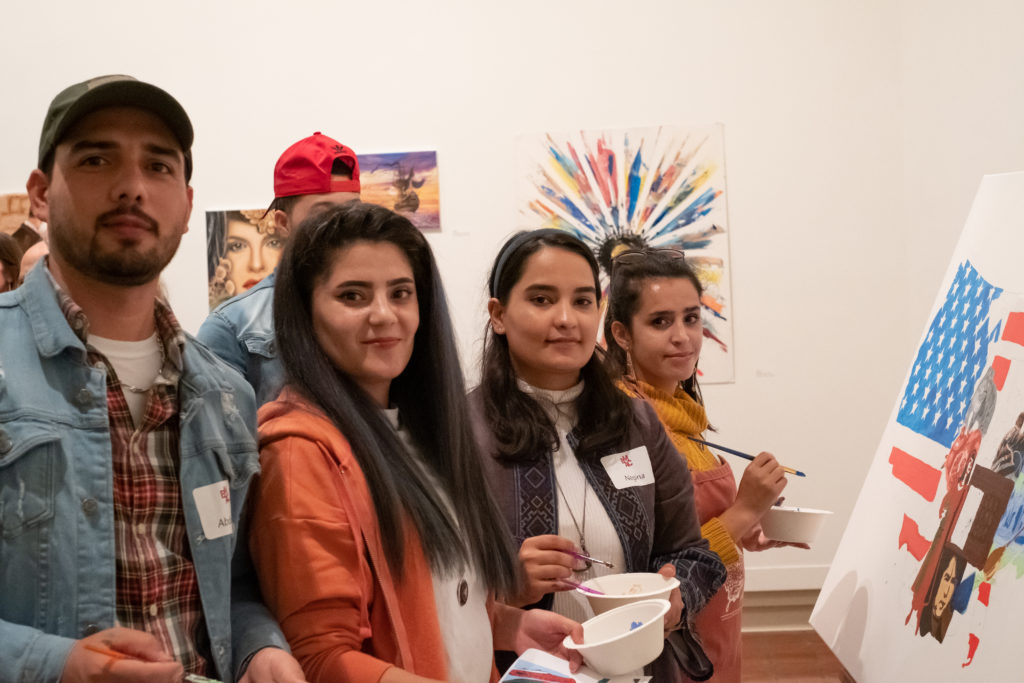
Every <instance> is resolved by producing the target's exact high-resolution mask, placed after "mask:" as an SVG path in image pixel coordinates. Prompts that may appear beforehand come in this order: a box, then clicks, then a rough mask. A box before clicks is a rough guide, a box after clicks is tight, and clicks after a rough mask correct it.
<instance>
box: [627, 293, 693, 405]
mask: <svg viewBox="0 0 1024 683" xmlns="http://www.w3.org/2000/svg"><path fill="white" fill-rule="evenodd" d="M703 332H704V325H703V323H702V322H701V309H700V296H699V295H698V294H697V288H696V287H694V286H693V283H692V282H691V281H690V280H688V279H687V278H684V277H679V278H651V279H648V280H646V281H644V283H643V286H642V287H641V290H640V300H639V305H638V307H637V311H636V313H635V314H634V315H633V319H632V320H631V321H630V326H629V328H628V329H627V328H626V326H625V325H623V324H622V323H618V322H617V323H614V324H613V325H612V334H614V335H615V337H616V341H617V342H618V343H619V346H621V347H622V348H624V349H628V350H629V353H630V356H631V357H632V359H633V370H634V372H635V373H636V377H637V379H639V380H642V381H644V382H647V383H648V384H650V385H652V386H654V387H656V388H658V389H661V390H662V391H664V392H665V393H668V394H672V393H673V392H674V391H675V388H676V387H677V386H678V385H679V383H680V382H682V381H683V380H687V379H689V378H690V377H692V376H693V373H694V372H696V370H697V360H698V359H699V358H700V349H701V344H702V342H703V339H704V334H703Z"/></svg>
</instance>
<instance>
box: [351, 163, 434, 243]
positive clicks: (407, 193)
mask: <svg viewBox="0 0 1024 683" xmlns="http://www.w3.org/2000/svg"><path fill="white" fill-rule="evenodd" d="M358 156H359V180H360V183H361V185H362V189H361V192H360V198H361V199H362V200H363V201H364V202H369V203H370V204H378V205H380V206H385V207H387V208H389V209H391V210H392V211H395V212H397V213H400V214H402V215H403V216H405V217H406V218H408V219H409V220H410V221H412V224H413V225H415V226H416V227H417V228H418V229H420V230H422V231H424V232H437V231H439V230H440V229H441V201H440V197H441V194H440V182H439V177H438V173H437V152H396V153H392V154H360V155H358Z"/></svg>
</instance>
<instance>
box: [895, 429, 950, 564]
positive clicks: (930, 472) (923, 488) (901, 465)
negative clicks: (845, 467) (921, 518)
mask: <svg viewBox="0 0 1024 683" xmlns="http://www.w3.org/2000/svg"><path fill="white" fill-rule="evenodd" d="M889 463H890V464H891V465H892V476H894V477H896V478H897V479H899V480H900V481H902V482H903V483H904V484H906V485H907V486H909V487H910V488H912V489H914V490H915V491H917V493H918V494H920V496H921V497H922V498H924V499H925V500H928V501H932V500H935V492H936V491H938V490H939V480H940V479H942V471H941V470H937V469H935V468H934V467H932V466H931V465H929V464H927V463H925V462H923V461H921V460H918V459H917V458H915V457H914V456H912V455H911V454H910V453H907V452H905V451H901V450H900V449H898V448H896V447H895V446H894V447H893V449H892V453H890V454H889ZM918 559H921V558H918Z"/></svg>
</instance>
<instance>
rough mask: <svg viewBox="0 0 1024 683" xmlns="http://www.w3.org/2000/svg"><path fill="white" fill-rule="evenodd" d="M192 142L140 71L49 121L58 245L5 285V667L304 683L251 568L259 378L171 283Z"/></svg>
mask: <svg viewBox="0 0 1024 683" xmlns="http://www.w3.org/2000/svg"><path fill="white" fill-rule="evenodd" d="M192 137H193V133H192V124H191V122H190V121H189V118H188V115H187V114H186V113H185V110H184V109H183V108H182V107H181V105H180V104H178V102H177V101H176V100H175V99H174V98H173V97H171V96H170V95H169V94H167V93H166V92H164V91H163V90H161V89H160V88H157V87H156V86H153V85H150V84H148V83H143V82H141V81H137V80H135V79H134V78H131V77H129V76H103V77H99V78H93V79H91V80H88V81H85V82H83V83H78V84H76V85H73V86H71V87H69V88H67V89H65V90H63V91H62V92H61V93H60V94H58V95H57V97H56V98H54V100H53V102H52V103H51V104H50V108H49V110H48V112H47V114H46V118H45V120H44V123H43V130H42V134H41V135H40V140H39V156H38V168H37V169H36V170H34V171H32V173H31V174H30V176H29V180H28V184H27V187H28V193H29V199H30V201H31V204H32V210H33V212H34V213H35V215H37V216H39V217H40V218H41V219H42V220H45V221H47V223H48V224H49V237H50V254H49V256H48V257H47V258H45V259H42V260H40V262H39V263H37V264H36V266H35V267H34V268H33V269H32V271H31V272H30V273H29V274H28V275H27V277H26V278H25V282H24V284H23V285H22V286H21V287H20V288H18V289H16V290H14V291H13V292H10V293H5V294H2V295H0V330H3V334H2V335H0V368H2V369H3V372H0V463H2V465H3V466H2V467H0V524H2V527H3V532H4V533H3V535H2V537H0V567H3V571H2V572H0V680H5V681H6V680H33V681H58V680H60V681H84V680H98V679H102V680H108V681H180V680H181V679H182V675H183V673H189V674H201V675H216V676H217V677H218V678H221V679H222V680H224V681H234V680H236V679H237V678H238V677H239V676H243V675H244V678H243V680H246V681H302V680H303V677H302V672H301V669H299V666H298V664H297V663H296V662H295V660H294V659H293V658H292V657H291V655H290V654H289V653H288V651H287V645H286V643H285V642H284V639H283V636H282V635H281V632H280V629H279V628H278V626H277V624H276V623H275V622H274V620H273V619H272V617H271V616H270V615H269V613H268V612H267V611H266V609H265V608H264V607H263V605H262V604H261V603H260V602H259V601H258V598H257V595H258V590H257V588H256V585H255V583H254V579H253V577H252V575H251V573H248V574H247V572H246V570H245V568H246V567H248V566H249V560H248V555H247V552H246V550H245V548H246V544H245V543H244V540H245V538H244V534H245V530H244V529H242V528H240V523H241V520H242V509H243V505H244V502H245V497H246V492H247V488H248V484H249V482H250V481H251V479H252V475H253V473H254V472H256V470H257V469H258V464H257V450H256V443H255V440H254V425H255V403H254V397H253V394H252V390H251V388H250V387H249V386H248V385H247V384H245V383H244V382H243V381H242V380H241V378H240V377H238V375H237V373H234V372H233V371H231V370H230V369H229V368H227V367H226V366H225V365H223V364H222V363H221V362H220V361H219V360H217V359H216V358H215V357H214V355H213V354H211V353H210V351H209V350H208V349H206V348H205V347H203V346H202V345H200V344H198V343H196V342H195V340H193V339H191V338H189V337H188V335H186V334H185V333H184V332H183V331H182V329H181V327H180V326H179V325H178V322H177V320H176V319H175V317H174V314H173V313H172V312H171V310H170V308H169V307H168V305H167V303H166V302H165V301H163V300H162V299H161V298H160V297H159V276H160V273H161V271H162V270H163V268H164V266H166V265H167V263H168V262H169V261H170V259H171V257H172V256H173V255H174V252H175V251H176V250H177V247H178V243H179V242H180V240H181V236H182V235H183V234H184V233H185V231H186V230H187V229H188V218H189V215H190V213H191V210H192V188H191V187H189V184H188V181H189V178H190V177H191V172H192V153H191V148H192ZM236 549H237V551H236Z"/></svg>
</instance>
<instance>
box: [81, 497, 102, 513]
mask: <svg viewBox="0 0 1024 683" xmlns="http://www.w3.org/2000/svg"><path fill="white" fill-rule="evenodd" d="M99 506H100V504H99V503H97V502H96V499H95V498H86V499H85V500H83V501H82V512H84V513H85V514H87V515H92V514H95V512H96V510H97V509H99Z"/></svg>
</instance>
